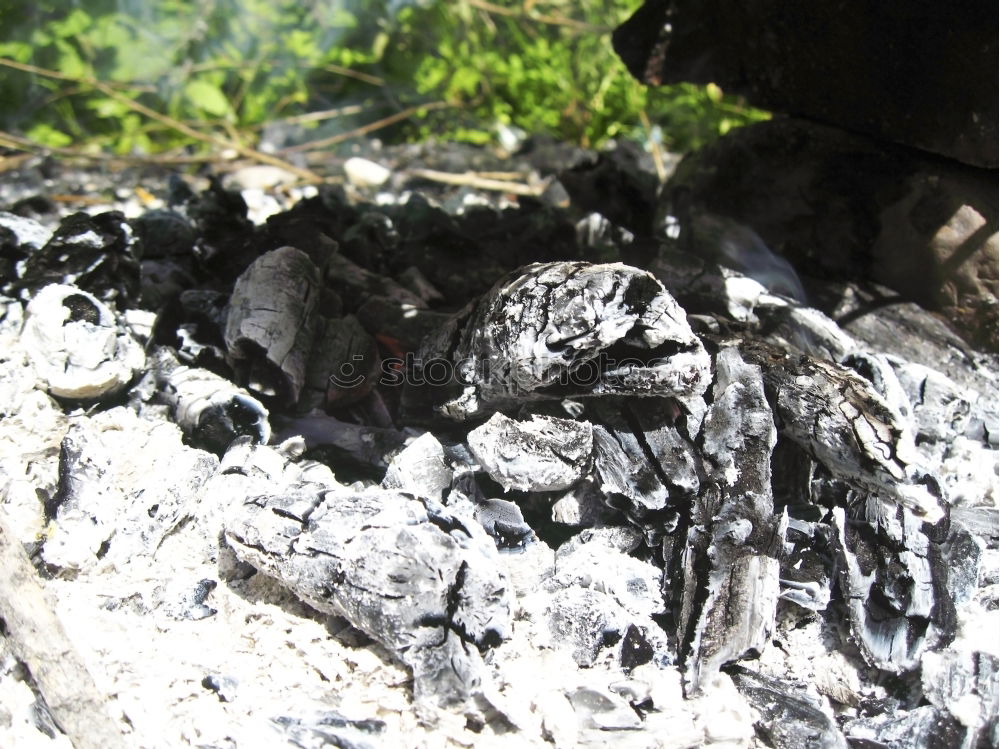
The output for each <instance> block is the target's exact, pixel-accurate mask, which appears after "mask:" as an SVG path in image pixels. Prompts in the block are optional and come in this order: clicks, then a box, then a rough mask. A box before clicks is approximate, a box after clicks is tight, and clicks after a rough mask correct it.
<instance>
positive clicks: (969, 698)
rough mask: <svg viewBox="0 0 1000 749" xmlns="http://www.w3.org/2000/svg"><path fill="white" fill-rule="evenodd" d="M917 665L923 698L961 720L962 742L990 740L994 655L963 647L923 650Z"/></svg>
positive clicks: (994, 696)
mask: <svg viewBox="0 0 1000 749" xmlns="http://www.w3.org/2000/svg"><path fill="white" fill-rule="evenodd" d="M920 665H921V668H920V683H921V687H922V689H923V695H924V698H925V699H926V700H927V701H928V702H930V704H931V705H933V706H934V707H936V708H938V709H939V710H942V711H946V712H947V713H949V714H950V715H951V716H952V717H953V718H954V719H956V720H957V721H958V722H959V723H961V724H962V727H963V728H964V729H965V732H966V735H965V736H964V737H963V738H964V742H965V743H964V746H980V745H983V744H989V743H992V741H993V740H994V739H995V738H996V731H997V709H998V696H997V684H998V661H997V656H996V655H995V654H992V653H984V652H981V651H978V650H972V651H970V650H967V649H964V648H963V649H958V650H949V651H944V652H939V653H924V656H923V658H922V659H921V664H920Z"/></svg>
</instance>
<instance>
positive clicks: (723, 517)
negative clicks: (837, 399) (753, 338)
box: [677, 346, 788, 694]
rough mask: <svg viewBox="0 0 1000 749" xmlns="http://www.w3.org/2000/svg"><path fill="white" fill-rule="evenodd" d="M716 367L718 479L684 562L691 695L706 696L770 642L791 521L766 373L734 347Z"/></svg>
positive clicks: (699, 513) (705, 428) (711, 448)
mask: <svg viewBox="0 0 1000 749" xmlns="http://www.w3.org/2000/svg"><path fill="white" fill-rule="evenodd" d="M715 364H716V380H715V385H714V386H713V392H712V395H713V403H712V405H711V407H710V408H709V410H708V413H707V414H706V416H705V420H704V423H703V425H702V433H701V440H700V441H701V447H702V453H703V455H704V459H705V460H704V464H705V470H706V472H707V474H708V476H707V480H706V484H705V485H703V487H702V491H701V492H700V493H699V495H698V497H697V498H696V499H695V501H694V504H693V506H692V508H691V515H690V518H689V523H688V526H687V534H686V535H687V544H686V546H685V548H684V549H683V551H682V552H681V559H680V568H681V571H682V574H683V587H682V588H681V590H680V591H679V592H680V596H679V597H680V601H679V602H678V603H679V616H678V619H677V624H678V630H677V636H678V640H679V641H680V642H681V643H683V646H684V650H685V680H686V686H687V690H688V692H689V693H690V694H698V693H699V692H700V691H701V690H702V688H703V686H704V685H705V684H707V683H709V682H710V681H711V679H713V678H714V676H715V674H716V673H717V672H718V670H719V668H720V667H721V666H722V665H723V664H725V663H728V662H730V661H734V660H737V659H739V658H742V657H744V656H746V655H747V654H750V653H754V652H760V651H761V650H762V649H763V648H764V646H765V645H766V644H767V642H768V640H769V638H770V635H771V631H772V629H773V627H774V612H775V608H776V606H777V603H778V594H779V582H778V577H779V564H778V558H779V556H780V554H781V550H782V541H783V540H784V536H785V529H786V526H787V523H788V520H787V516H785V515H784V514H781V515H775V514H774V500H773V496H772V490H771V452H772V450H773V449H774V445H775V443H776V442H777V432H776V430H775V427H774V422H773V418H772V415H771V409H770V406H768V402H767V399H766V397H765V395H764V381H763V376H762V375H761V371H760V368H759V367H757V366H755V365H754V364H748V363H747V362H745V361H744V360H743V358H742V357H741V356H740V353H739V351H738V349H737V348H736V347H733V346H730V347H727V348H724V349H722V350H721V351H720V352H719V353H718V355H717V356H716V360H715Z"/></svg>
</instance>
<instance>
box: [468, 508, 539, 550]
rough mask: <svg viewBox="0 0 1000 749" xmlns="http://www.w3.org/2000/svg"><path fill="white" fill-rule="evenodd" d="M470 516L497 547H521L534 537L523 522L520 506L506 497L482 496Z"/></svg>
mask: <svg viewBox="0 0 1000 749" xmlns="http://www.w3.org/2000/svg"><path fill="white" fill-rule="evenodd" d="M472 517H474V518H475V519H476V521H477V522H478V523H479V524H480V525H481V526H483V530H485V531H486V532H487V533H488V534H489V535H490V537H491V538H492V539H493V540H494V541H495V542H496V545H497V548H498V549H523V548H524V546H525V544H527V543H528V542H529V541H531V539H532V538H533V537H534V534H535V532H534V531H533V530H532V529H531V526H530V525H528V524H527V523H526V522H524V515H523V514H522V513H521V508H520V507H518V506H517V504H515V503H514V502H510V501H508V500H506V499H496V498H484V499H482V500H480V501H478V502H477V503H476V507H475V509H474V510H473V512H472Z"/></svg>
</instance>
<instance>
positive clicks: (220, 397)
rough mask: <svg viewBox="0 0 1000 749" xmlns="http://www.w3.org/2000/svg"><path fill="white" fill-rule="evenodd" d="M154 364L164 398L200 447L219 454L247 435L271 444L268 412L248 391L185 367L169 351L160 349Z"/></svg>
mask: <svg viewBox="0 0 1000 749" xmlns="http://www.w3.org/2000/svg"><path fill="white" fill-rule="evenodd" d="M152 362H153V368H154V371H155V376H156V384H157V388H158V389H159V391H160V394H161V397H162V398H163V400H164V401H165V402H166V403H167V405H168V406H170V410H171V412H172V414H173V417H174V420H175V421H176V422H177V424H178V425H179V426H180V427H181V429H183V430H184V432H185V434H187V435H189V436H190V437H191V438H192V439H193V440H194V441H195V442H196V443H198V444H201V445H204V446H205V447H206V448H208V449H209V450H212V451H214V452H217V453H219V452H222V451H224V450H225V449H226V448H227V447H229V444H230V443H231V442H232V441H233V440H234V439H236V438H237V437H240V436H243V435H248V436H249V437H250V438H251V439H252V440H253V441H254V442H258V443H261V444H267V442H268V440H269V439H270V438H271V426H270V424H269V422H268V414H267V409H265V408H264V406H263V404H261V402H260V401H259V400H257V399H256V398H254V397H253V396H252V395H250V393H248V392H247V391H246V390H244V389H243V388H240V387H237V386H236V385H234V384H233V383H231V382H230V381H229V380H227V379H225V378H223V377H219V376H218V375H217V374H214V373H213V372H209V371H208V370H207V369H199V368H193V367H185V366H183V365H181V364H180V363H178V361H177V359H176V358H175V357H174V356H173V354H172V353H171V352H170V351H169V350H168V349H166V348H160V349H158V350H157V352H156V353H155V354H154V355H153V356H152Z"/></svg>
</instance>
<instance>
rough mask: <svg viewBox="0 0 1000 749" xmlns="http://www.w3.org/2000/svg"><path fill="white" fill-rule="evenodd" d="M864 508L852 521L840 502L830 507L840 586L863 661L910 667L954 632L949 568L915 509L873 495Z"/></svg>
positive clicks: (889, 667)
mask: <svg viewBox="0 0 1000 749" xmlns="http://www.w3.org/2000/svg"><path fill="white" fill-rule="evenodd" d="M863 509H864V517H863V518H860V519H857V520H852V521H851V522H848V520H847V518H846V516H845V513H844V510H843V508H841V507H835V508H834V509H833V525H834V529H835V531H836V541H837V551H838V561H839V575H838V584H839V586H840V590H841V593H842V596H843V599H844V602H845V605H846V607H847V611H848V617H849V621H850V625H851V632H852V634H853V636H854V639H855V641H856V642H857V644H858V647H859V649H860V650H861V654H862V656H864V658H865V660H866V661H867V662H868V663H869V664H871V665H873V666H876V667H878V668H881V669H883V670H885V671H891V672H893V673H901V672H903V671H909V670H912V669H914V668H916V667H917V665H918V664H919V662H920V656H921V653H922V652H923V651H924V649H925V648H926V647H928V646H932V645H936V644H937V642H938V641H939V640H941V639H944V638H947V637H949V636H953V635H954V621H953V619H954V604H953V603H952V602H951V600H950V599H949V598H948V592H947V588H946V583H947V572H946V570H944V569H943V565H942V563H941V561H940V555H939V553H937V552H936V549H935V548H934V546H935V544H933V542H932V541H931V540H930V539H929V538H928V537H927V535H926V534H925V533H924V532H923V530H922V526H923V523H922V521H921V519H920V518H919V517H917V516H916V515H915V514H914V513H913V512H911V511H909V510H908V509H906V508H905V507H900V506H897V505H893V504H892V503H889V502H886V501H884V500H881V499H879V498H878V497H877V496H871V497H868V498H867V499H866V500H865V501H864V503H863ZM935 556H936V557H937V564H935V563H934V562H935ZM949 613H950V615H951V616H950V617H949V616H948V615H949ZM949 618H950V619H952V621H948V619H949Z"/></svg>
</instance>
